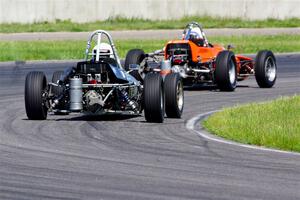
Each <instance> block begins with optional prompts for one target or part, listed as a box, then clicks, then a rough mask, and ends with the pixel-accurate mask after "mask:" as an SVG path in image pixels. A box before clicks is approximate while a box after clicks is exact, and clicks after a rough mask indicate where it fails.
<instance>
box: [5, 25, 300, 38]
mask: <svg viewBox="0 0 300 200" xmlns="http://www.w3.org/2000/svg"><path fill="white" fill-rule="evenodd" d="M99 29H101V27H99ZM182 31H183V29H175V30H128V31H108V32H109V33H110V34H111V36H112V38H113V39H114V40H117V39H119V40H123V39H140V40H142V39H164V40H169V39H170V38H172V39H176V38H181V37H182ZM204 31H205V33H206V35H207V36H208V37H209V36H237V35H238V36H240V35H279V34H288V35H299V34H300V27H296V28H212V29H205V27H204ZM89 35H90V32H36V33H0V41H32V40H86V39H87V38H88V36H89Z"/></svg>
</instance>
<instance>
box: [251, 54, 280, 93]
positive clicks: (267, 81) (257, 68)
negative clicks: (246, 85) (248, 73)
mask: <svg viewBox="0 0 300 200" xmlns="http://www.w3.org/2000/svg"><path fill="white" fill-rule="evenodd" d="M254 73H255V79H256V82H257V84H258V85H259V87H261V88H271V87H273V85H274V84H275V82H276V78H277V65H276V59H275V56H274V54H273V53H272V51H268V50H263V51H259V52H258V53H257V55H256V58H255V65H254Z"/></svg>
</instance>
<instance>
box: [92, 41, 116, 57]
mask: <svg viewBox="0 0 300 200" xmlns="http://www.w3.org/2000/svg"><path fill="white" fill-rule="evenodd" d="M97 49H98V45H96V46H95V47H94V48H93V57H94V58H96V54H97ZM99 57H100V58H113V50H112V48H111V46H110V45H109V44H107V43H101V44H100V46H99Z"/></svg>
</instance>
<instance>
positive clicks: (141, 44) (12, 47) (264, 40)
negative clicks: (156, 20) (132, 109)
mask: <svg viewBox="0 0 300 200" xmlns="http://www.w3.org/2000/svg"><path fill="white" fill-rule="evenodd" d="M209 40H210V41H211V42H212V43H219V44H223V45H225V46H226V45H227V44H233V45H234V46H235V47H236V48H235V49H234V52H235V53H256V52H257V51H258V50H262V49H270V50H272V51H274V52H300V35H277V36H224V37H218V36H216V37H210V38H209ZM166 42H167V41H166V40H116V41H115V43H116V46H117V50H118V53H119V56H120V57H121V58H124V57H125V55H126V52H127V51H128V50H129V49H133V48H141V49H144V51H145V52H151V51H154V50H157V49H162V48H163V46H164V44H165V43H166ZM85 47H86V42H85V41H8V42H4V41H0V52H1V54H0V61H15V60H63V59H82V58H83V57H84V54H83V53H84V50H85Z"/></svg>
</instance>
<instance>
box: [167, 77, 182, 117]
mask: <svg viewBox="0 0 300 200" xmlns="http://www.w3.org/2000/svg"><path fill="white" fill-rule="evenodd" d="M164 86H165V88H164V89H165V98H166V114H167V116H168V117H170V118H180V117H181V114H182V111H183V106H184V95H183V83H182V80H181V78H180V75H179V74H177V73H172V74H168V75H167V76H166V77H165V81H164Z"/></svg>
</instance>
